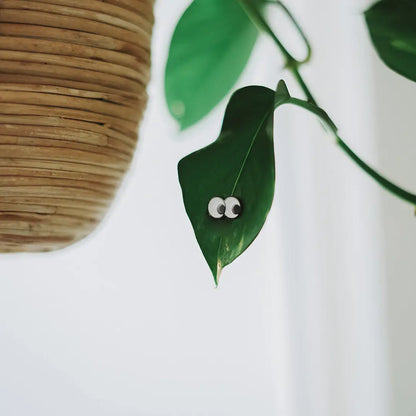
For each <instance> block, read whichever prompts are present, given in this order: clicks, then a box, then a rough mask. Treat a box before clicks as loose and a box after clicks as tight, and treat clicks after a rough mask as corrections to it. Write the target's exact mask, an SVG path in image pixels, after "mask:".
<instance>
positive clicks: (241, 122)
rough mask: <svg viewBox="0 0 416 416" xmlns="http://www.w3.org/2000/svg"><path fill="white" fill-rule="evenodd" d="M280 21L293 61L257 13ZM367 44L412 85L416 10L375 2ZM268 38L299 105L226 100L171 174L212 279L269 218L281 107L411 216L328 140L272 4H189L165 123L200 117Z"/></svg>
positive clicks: (253, 94) (265, 91) (287, 97)
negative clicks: (212, 127) (202, 141)
mask: <svg viewBox="0 0 416 416" xmlns="http://www.w3.org/2000/svg"><path fill="white" fill-rule="evenodd" d="M270 4H273V5H275V6H276V7H279V8H281V9H282V11H283V12H284V13H286V15H287V16H288V17H289V19H290V21H291V22H292V23H293V25H294V26H295V28H296V29H297V31H298V32H299V34H300V36H301V38H302V39H303V41H304V43H305V46H306V51H307V53H306V57H305V59H303V60H298V59H295V58H294V56H293V55H292V54H291V53H290V52H289V50H288V49H287V48H286V46H285V44H284V43H283V41H281V39H280V38H279V37H278V36H277V35H276V34H275V33H274V31H273V29H272V28H271V26H270V24H269V22H268V20H267V16H266V5H270ZM364 16H365V21H366V24H367V26H368V29H369V33H370V36H371V40H372V42H373V44H374V46H375V48H376V50H377V52H378V55H379V56H380V58H381V59H382V60H383V61H384V62H385V64H387V65H388V66H389V67H390V68H391V69H393V70H394V71H396V72H397V73H399V74H401V75H403V76H405V77H407V78H408V79H410V80H412V81H416V1H415V0H381V1H378V2H377V3H375V4H374V5H373V6H372V7H370V8H369V9H368V10H367V11H366V12H365V14H364ZM260 32H264V33H265V34H266V35H268V36H270V37H271V38H272V39H273V41H274V43H275V44H276V46H277V49H278V51H280V53H281V54H282V55H283V58H284V60H285V68H286V70H287V71H288V72H289V73H291V75H292V76H293V77H294V79H295V80H296V82H297V83H298V84H299V86H300V88H301V90H302V91H303V93H304V95H305V97H304V98H303V99H301V98H295V97H293V96H291V94H290V93H289V91H288V89H287V86H286V83H285V81H284V80H280V81H279V82H278V84H277V88H276V90H275V91H273V90H271V89H269V88H266V87H262V86H248V87H245V88H242V89H239V90H238V91H236V92H234V94H233V95H232V96H231V99H230V101H229V103H228V105H227V108H226V111H225V116H224V121H223V124H222V129H221V132H220V134H219V137H218V138H217V139H216V140H215V141H214V142H213V143H212V144H210V145H209V146H207V147H205V148H203V149H201V150H198V151H196V152H194V153H192V154H190V155H189V156H187V157H185V158H184V159H182V160H181V161H180V162H179V165H178V173H179V181H180V185H181V188H182V193H183V200H184V204H185V209H186V212H187V215H188V217H189V219H190V221H191V223H192V226H193V229H194V232H195V236H196V238H197V240H198V243H199V246H200V248H201V250H202V252H203V254H204V257H205V259H206V261H207V263H208V265H209V267H210V269H211V272H212V274H213V276H214V280H215V283H216V284H218V278H219V275H220V273H221V270H222V269H223V267H225V266H227V265H228V264H230V263H231V262H233V261H234V260H235V259H236V258H237V257H238V256H239V255H240V254H241V253H243V252H244V251H245V250H246V249H247V247H248V246H249V245H250V244H251V243H252V242H253V241H254V239H255V238H256V237H257V235H258V233H259V232H260V230H261V228H262V227H263V225H264V223H265V221H266V217H267V215H268V213H269V211H270V208H271V205H272V201H273V196H274V188H275V155H274V144H273V134H274V132H273V119H274V113H275V111H276V110H277V109H278V108H279V107H281V106H283V105H287V104H291V105H295V106H298V107H301V108H303V109H304V110H307V111H309V112H311V113H313V114H315V115H316V116H317V117H318V118H319V119H321V121H322V122H323V124H324V125H325V126H326V127H327V130H328V131H329V132H330V133H331V134H332V135H333V136H334V138H335V141H336V144H337V145H338V146H339V147H340V148H341V150H343V151H344V152H345V154H346V155H347V156H348V157H350V158H351V159H352V160H353V161H354V162H355V163H356V164H357V165H358V166H359V167H360V168H361V169H362V170H363V171H364V172H366V173H367V174H368V175H370V176H371V177H372V178H373V179H374V180H375V181H377V182H378V183H379V184H380V185H381V186H382V187H384V188H385V189H386V190H388V191H390V192H391V193H392V194H393V195H395V196H396V197H399V198H401V199H403V200H404V201H406V202H408V203H410V204H412V205H413V206H416V195H414V194H413V193H410V192H408V191H406V190H404V189H402V188H401V187H399V186H397V185H395V184H394V183H393V182H391V181H390V180H389V179H387V178H385V177H384V176H383V175H381V174H380V173H378V172H377V171H376V170H374V169H373V168H372V167H370V166H369V165H368V164H367V163H366V162H365V161H363V160H362V159H361V158H360V157H359V156H358V155H357V154H356V153H355V152H354V151H353V150H352V149H351V148H350V147H349V146H348V145H347V143H346V142H345V141H344V140H343V139H342V138H341V137H340V136H339V135H338V129H337V126H336V125H335V123H334V122H333V121H332V120H331V118H330V116H329V115H328V113H327V112H326V111H324V110H323V109H322V108H320V107H319V105H318V103H317V101H316V99H315V97H314V95H313V94H312V92H311V91H310V89H309V87H308V85H307V83H306V81H305V80H304V78H303V76H302V74H301V68H302V66H303V65H305V64H306V63H307V62H309V60H310V58H311V54H312V48H311V45H310V43H309V41H308V38H307V36H306V35H305V33H304V32H303V31H302V29H301V27H300V25H299V24H298V22H297V20H296V19H295V17H294V16H293V14H292V13H291V11H290V10H289V9H288V8H287V7H286V5H285V4H284V3H283V2H282V1H279V0H271V1H268V0H194V1H193V2H192V3H191V5H190V6H189V7H188V9H187V10H186V11H185V13H184V14H183V16H182V17H181V19H180V21H179V23H178V25H177V27H176V29H175V31H174V34H173V38H172V42H171V45H170V51H169V57H168V61H167V66H166V74H165V93H166V100H167V103H168V107H169V110H170V113H171V114H172V116H173V117H174V118H175V119H176V120H177V121H178V122H179V123H180V126H181V128H182V129H185V128H187V127H189V126H191V125H193V124H195V123H196V122H198V121H199V120H200V119H201V118H203V117H204V116H205V115H206V114H208V113H209V112H210V111H211V110H212V109H213V108H214V107H215V106H216V105H217V104H218V103H219V102H220V101H221V100H222V99H223V98H224V97H225V96H226V95H227V94H228V93H229V91H230V90H231V89H232V87H233V85H234V84H235V83H236V81H237V80H238V78H239V76H240V74H241V73H242V71H243V69H244V68H245V66H246V64H247V62H248V60H249V58H250V55H251V52H252V50H253V48H254V46H255V44H256V41H257V39H258V35H259V33H260Z"/></svg>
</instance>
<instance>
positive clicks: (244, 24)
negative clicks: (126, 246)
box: [165, 0, 263, 129]
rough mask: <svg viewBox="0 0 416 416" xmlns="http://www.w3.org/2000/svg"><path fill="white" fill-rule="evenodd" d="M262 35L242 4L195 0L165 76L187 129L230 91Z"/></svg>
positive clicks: (171, 101)
mask: <svg viewBox="0 0 416 416" xmlns="http://www.w3.org/2000/svg"><path fill="white" fill-rule="evenodd" d="M251 1H254V3H255V4H256V5H260V4H261V3H262V2H263V0H251ZM257 35H258V31H257V29H256V27H255V26H254V24H253V23H252V22H251V21H250V20H249V18H248V17H247V15H246V13H245V12H244V11H243V9H242V7H241V6H240V4H239V1H238V0H194V1H193V3H192V4H191V5H190V6H189V8H188V9H187V10H186V11H185V13H184V14H183V16H182V18H181V19H180V21H179V23H178V25H177V27H176V30H175V32H174V34H173V38H172V42H171V45H170V50H169V57H168V62H167V66H166V74H165V94H166V100H167V103H168V107H169V111H170V112H171V114H172V115H173V116H174V117H175V118H176V119H177V120H178V121H179V123H180V125H181V128H182V129H184V128H186V127H188V126H190V125H192V124H194V123H196V122H197V121H199V120H200V119H201V118H202V117H204V116H205V115H206V114H208V113H209V112H210V111H211V110H212V109H213V108H214V107H215V106H216V105H217V104H218V103H219V102H220V101H221V100H222V99H223V98H224V97H225V96H226V94H227V93H228V92H229V91H230V90H231V88H232V87H233V85H234V84H235V82H236V81H237V79H238V77H239V76H240V74H241V72H242V71H243V69H244V67H245V66H246V64H247V61H248V59H249V57H250V54H251V51H252V49H253V47H254V44H255V43H256V39H257Z"/></svg>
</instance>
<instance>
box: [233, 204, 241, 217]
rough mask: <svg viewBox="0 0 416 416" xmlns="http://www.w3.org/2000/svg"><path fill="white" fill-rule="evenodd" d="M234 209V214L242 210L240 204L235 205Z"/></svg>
mask: <svg viewBox="0 0 416 416" xmlns="http://www.w3.org/2000/svg"><path fill="white" fill-rule="evenodd" d="M232 211H233V214H234V215H238V214H240V212H241V206H240V205H234V206H233V210H232Z"/></svg>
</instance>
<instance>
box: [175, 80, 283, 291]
mask: <svg viewBox="0 0 416 416" xmlns="http://www.w3.org/2000/svg"><path fill="white" fill-rule="evenodd" d="M274 100H275V93H274V91H272V90H270V89H268V88H265V87H254V86H252V87H246V88H243V89H240V90H238V91H237V92H235V93H234V94H233V96H232V97H231V99H230V102H229V104H228V106H227V110H226V113H225V117H224V123H223V126H222V130H221V133H220V136H219V137H218V139H217V140H216V141H215V142H214V143H212V144H211V145H209V146H207V147H205V148H204V149H201V150H199V151H197V152H195V153H192V154H191V155H189V156H187V157H185V158H184V159H182V160H181V161H180V162H179V165H178V173H179V181H180V184H181V187H182V193H183V200H184V203H185V208H186V212H187V214H188V217H189V218H190V220H191V223H192V226H193V229H194V232H195V235H196V238H197V240H198V243H199V245H200V247H201V250H202V252H203V254H204V257H205V259H206V261H207V263H208V265H209V267H210V269H211V271H212V274H213V276H214V279H215V282H216V283H217V282H218V277H219V274H220V272H221V270H222V268H223V267H224V266H226V265H228V264H230V263H231V262H232V261H233V260H234V259H236V258H237V257H238V256H239V255H240V254H241V253H243V251H244V250H246V249H247V247H248V246H249V245H250V244H251V243H252V242H253V240H254V239H255V238H256V236H257V234H258V233H259V232H260V230H261V228H262V227H263V224H264V222H265V220H266V217H267V214H268V212H269V210H270V207H271V205H272V201H273V195H274V183H275V162H274V148H273V112H274ZM230 196H234V197H236V198H238V199H239V201H240V202H241V206H242V211H241V213H240V216H239V217H238V218H236V219H228V218H226V217H223V218H221V219H214V218H212V217H211V216H210V215H209V213H208V203H209V201H210V200H211V199H212V198H213V197H221V198H223V199H225V198H227V197H230Z"/></svg>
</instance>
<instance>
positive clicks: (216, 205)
mask: <svg viewBox="0 0 416 416" xmlns="http://www.w3.org/2000/svg"><path fill="white" fill-rule="evenodd" d="M208 213H209V215H211V217H212V218H217V219H218V218H222V217H223V216H224V213H225V201H224V200H223V199H222V198H219V197H218V196H216V197H214V198H212V199H211V201H209V204H208Z"/></svg>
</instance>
